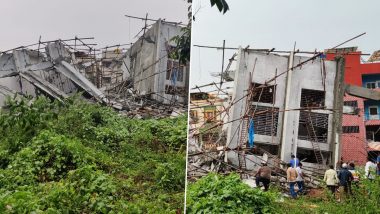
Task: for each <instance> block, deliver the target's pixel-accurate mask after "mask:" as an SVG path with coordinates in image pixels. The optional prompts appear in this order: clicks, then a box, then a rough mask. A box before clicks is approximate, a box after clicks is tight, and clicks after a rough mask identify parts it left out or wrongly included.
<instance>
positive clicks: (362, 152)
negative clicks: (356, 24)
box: [326, 48, 380, 165]
mask: <svg viewBox="0 0 380 214" xmlns="http://www.w3.org/2000/svg"><path fill="white" fill-rule="evenodd" d="M337 51H338V53H331V52H332V51H331V50H330V51H327V55H326V59H327V60H333V59H334V57H335V56H336V55H337V54H340V55H342V56H344V58H345V63H346V64H345V77H344V81H345V83H346V84H350V85H355V86H360V87H366V88H370V89H373V90H380V61H376V59H374V58H373V57H371V61H373V62H364V63H363V62H361V52H358V51H356V48H343V49H337ZM340 51H341V52H340ZM339 52H340V53H339ZM348 52H349V53H348ZM342 53H343V54H342ZM345 53H346V54H345ZM347 53H348V54H347ZM344 105H345V106H351V107H354V108H357V112H358V114H356V115H349V114H344V115H343V124H342V128H343V135H342V153H341V154H342V157H343V160H344V161H347V162H351V161H353V162H354V163H356V164H359V165H363V164H365V162H366V161H367V157H368V156H369V157H375V156H376V152H373V151H371V149H369V148H368V146H367V143H368V142H370V141H380V101H375V100H367V99H362V98H358V97H354V96H350V95H348V94H345V96H344Z"/></svg>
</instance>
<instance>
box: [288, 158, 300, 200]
mask: <svg viewBox="0 0 380 214" xmlns="http://www.w3.org/2000/svg"><path fill="white" fill-rule="evenodd" d="M287 166H288V169H287V170H286V177H287V180H288V182H289V189H290V196H292V198H293V199H294V198H296V197H297V194H296V192H295V191H294V185H295V184H296V180H297V176H298V173H297V170H296V169H295V168H293V167H292V165H291V164H290V163H288V165H287Z"/></svg>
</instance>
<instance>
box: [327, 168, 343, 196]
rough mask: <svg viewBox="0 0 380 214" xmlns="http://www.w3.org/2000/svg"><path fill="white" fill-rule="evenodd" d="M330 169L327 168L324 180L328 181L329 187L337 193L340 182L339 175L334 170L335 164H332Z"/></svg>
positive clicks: (332, 191)
mask: <svg viewBox="0 0 380 214" xmlns="http://www.w3.org/2000/svg"><path fill="white" fill-rule="evenodd" d="M329 167H330V169H328V170H326V172H325V176H324V178H323V180H324V181H325V182H326V186H327V188H328V189H329V190H330V191H331V193H332V194H333V195H335V190H336V185H337V184H338V182H339V179H338V175H337V173H336V171H335V170H334V166H333V165H330V166H329Z"/></svg>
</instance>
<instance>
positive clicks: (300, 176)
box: [296, 162, 305, 195]
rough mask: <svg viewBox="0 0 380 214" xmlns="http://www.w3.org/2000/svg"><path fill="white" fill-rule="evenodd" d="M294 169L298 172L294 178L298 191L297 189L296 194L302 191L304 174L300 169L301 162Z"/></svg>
mask: <svg viewBox="0 0 380 214" xmlns="http://www.w3.org/2000/svg"><path fill="white" fill-rule="evenodd" d="M296 171H297V173H298V176H297V178H296V183H297V186H298V191H297V195H300V194H302V193H303V187H304V184H305V183H304V174H303V171H302V163H301V162H300V163H299V164H298V166H297V168H296Z"/></svg>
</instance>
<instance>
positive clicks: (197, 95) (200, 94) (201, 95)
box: [190, 92, 209, 101]
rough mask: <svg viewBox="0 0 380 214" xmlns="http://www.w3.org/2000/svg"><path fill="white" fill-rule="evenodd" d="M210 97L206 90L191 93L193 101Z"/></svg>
mask: <svg viewBox="0 0 380 214" xmlns="http://www.w3.org/2000/svg"><path fill="white" fill-rule="evenodd" d="M208 98H209V95H208V94H207V93H205V92H198V93H190V99H191V100H192V101H195V100H207V99H208Z"/></svg>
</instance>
